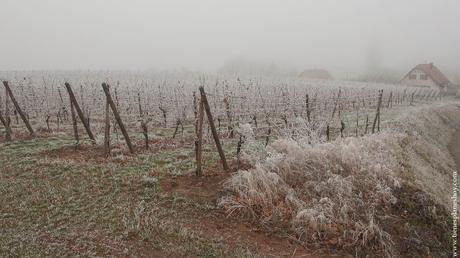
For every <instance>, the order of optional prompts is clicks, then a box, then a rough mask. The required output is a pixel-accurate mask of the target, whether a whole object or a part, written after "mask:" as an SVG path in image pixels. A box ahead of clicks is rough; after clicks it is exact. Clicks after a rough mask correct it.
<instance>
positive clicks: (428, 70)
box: [409, 63, 450, 87]
mask: <svg viewBox="0 0 460 258" xmlns="http://www.w3.org/2000/svg"><path fill="white" fill-rule="evenodd" d="M415 69H417V70H421V71H423V72H424V73H425V74H427V75H428V76H430V78H431V79H432V80H433V81H434V82H435V83H437V84H438V85H440V86H443V87H444V86H447V85H448V84H449V83H450V81H449V79H447V77H446V76H445V75H444V74H443V73H442V72H441V71H440V70H439V69H438V68H437V67H436V66H434V64H433V63H429V64H419V65H417V66H416V67H414V69H412V70H411V71H410V72H409V74H410V73H411V72H412V71H413V70H415Z"/></svg>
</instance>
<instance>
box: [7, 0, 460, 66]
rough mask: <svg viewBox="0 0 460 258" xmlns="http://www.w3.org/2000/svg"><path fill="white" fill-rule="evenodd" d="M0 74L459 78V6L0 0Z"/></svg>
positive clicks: (355, 1)
mask: <svg viewBox="0 0 460 258" xmlns="http://www.w3.org/2000/svg"><path fill="white" fill-rule="evenodd" d="M0 10H1V13H2V14H1V15H0V32H1V34H0V35H1V39H0V70H22V69H150V68H156V69H170V68H189V69H203V70H213V69H216V68H218V67H219V66H220V65H222V64H223V62H224V61H226V60H228V59H231V58H234V57H246V58H249V59H252V60H258V61H264V62H274V63H277V64H280V65H285V66H292V67H297V68H299V69H302V68H309V67H321V68H328V69H365V67H366V65H367V64H368V63H369V62H371V61H372V60H373V61H372V62H373V63H379V64H380V65H382V66H384V67H388V68H395V69H409V68H410V66H413V65H414V64H415V63H420V62H424V61H433V62H435V63H436V64H438V65H439V66H440V67H442V68H446V69H449V70H457V71H458V70H459V68H460V50H459V47H460V1H458V0H346V1H345V0H297V1H295V0H252V1H251V0H150V1H148V0H129V1H128V0H125V1H122V0H78V1H77V0H0Z"/></svg>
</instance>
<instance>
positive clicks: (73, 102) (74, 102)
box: [64, 82, 96, 143]
mask: <svg viewBox="0 0 460 258" xmlns="http://www.w3.org/2000/svg"><path fill="white" fill-rule="evenodd" d="M64 85H65V88H66V90H67V93H69V98H70V102H71V103H70V104H71V105H73V107H74V108H75V110H76V111H77V114H78V117H79V118H80V121H81V123H82V124H83V127H85V130H86V133H87V134H88V137H89V138H90V139H91V141H93V143H95V142H96V139H95V138H94V135H93V132H91V128H90V127H89V123H88V120H87V119H86V118H85V115H83V111H82V110H81V108H80V105H78V102H77V99H76V98H75V95H74V93H73V90H72V87H71V86H70V84H69V83H68V82H66V83H65V84H64ZM71 107H72V106H71ZM74 121H75V122H74V123H76V119H74ZM74 130H75V127H74Z"/></svg>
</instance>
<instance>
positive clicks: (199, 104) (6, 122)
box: [0, 81, 442, 176]
mask: <svg viewBox="0 0 460 258" xmlns="http://www.w3.org/2000/svg"><path fill="white" fill-rule="evenodd" d="M3 85H4V87H5V90H6V102H5V104H6V105H5V115H3V114H2V113H1V112H0V122H1V123H2V124H3V126H4V127H5V129H6V130H5V135H6V137H5V138H6V140H7V141H11V126H10V124H11V120H10V117H9V106H8V102H9V100H11V101H12V102H13V104H14V108H15V111H16V112H17V113H18V114H19V116H20V117H21V119H22V121H23V122H24V124H25V125H26V127H27V130H28V131H29V133H30V135H31V136H36V134H35V132H34V130H33V128H32V127H31V125H30V123H29V120H28V114H26V113H25V112H23V110H22V109H21V107H20V105H19V103H18V101H17V100H16V98H15V96H14V94H13V91H12V90H11V88H10V85H9V83H8V81H3ZM64 85H65V88H66V90H67V93H68V95H69V99H70V107H71V113H72V125H73V131H74V137H75V140H76V141H77V144H76V146H78V143H79V140H80V137H79V135H78V128H77V119H76V116H77V115H78V117H79V119H80V121H81V123H82V124H83V126H84V129H85V131H86V133H87V135H88V137H89V138H90V140H91V141H92V143H95V142H96V141H95V137H94V134H93V133H92V131H91V128H90V125H89V118H87V117H85V115H84V113H83V111H82V109H81V108H80V105H79V103H78V101H77V99H76V97H75V95H74V92H73V90H72V87H71V85H70V84H69V83H68V82H65V83H64ZM102 89H103V92H104V94H105V100H106V101H105V107H106V108H105V135H104V136H105V137H104V151H105V154H106V157H107V156H109V155H110V110H111V111H112V113H113V115H114V117H115V120H116V122H117V124H118V127H119V128H120V130H121V131H122V134H123V136H124V139H125V141H126V145H127V146H128V149H129V151H130V153H134V152H135V150H134V147H133V145H132V143H131V140H130V137H129V135H128V132H127V130H126V127H125V125H124V123H123V121H122V118H121V116H120V114H119V112H118V109H117V105H118V103H117V105H116V104H115V103H114V101H113V99H112V96H111V93H110V86H109V85H108V84H107V83H102ZM199 92H200V99H199V100H198V101H197V98H196V95H195V92H194V93H193V107H194V114H195V134H196V135H195V137H196V138H195V156H196V157H195V158H196V175H198V176H201V175H202V173H203V171H202V146H203V122H204V113H206V116H207V121H208V124H209V128H208V129H211V133H212V137H213V140H214V142H215V145H216V148H217V151H218V154H219V156H220V160H221V163H222V166H223V168H224V170H225V171H227V172H228V171H229V167H228V164H227V160H226V157H225V154H224V151H223V148H222V144H221V141H220V139H219V135H218V132H217V129H216V126H215V124H214V119H213V114H212V113H211V108H210V104H209V101H208V97H207V94H206V92H205V90H204V86H203V85H201V86H200V87H199ZM59 94H60V91H59ZM211 95H212V96H214V95H213V94H211ZM418 95H421V94H420V93H419V92H418V90H417V91H415V92H412V93H411V94H410V95H409V96H410V97H409V98H407V101H408V102H410V104H409V105H413V103H414V100H415V98H416V97H417V98H418ZM60 97H61V100H62V96H60ZM393 97H394V96H393V92H390V94H389V97H388V102H387V103H386V105H384V106H386V107H387V108H390V107H392V106H393V101H395V103H398V102H402V101H404V100H405V99H406V91H404V94H403V96H402V100H401V98H400V96H399V93H398V95H397V96H396V98H395V100H394V99H393ZM438 97H439V99H441V97H442V94H441V93H438V94H437V96H436V94H432V91H429V92H428V93H426V92H425V94H423V96H421V97H420V100H423V99H426V100H428V99H429V98H431V99H436V98H438ZM340 98H341V90H340V89H339V91H338V94H337V96H334V97H332V99H333V102H334V103H333V110H332V118H334V115H335V113H336V112H338V113H339V116H340V113H341V112H343V111H342V108H343V107H342V103H341V100H340ZM138 101H139V113H140V117H143V110H142V107H141V104H140V94H138ZM223 101H224V104H225V113H226V115H227V119H228V123H229V124H228V130H229V131H230V137H231V136H232V135H233V124H232V114H231V110H230V100H229V99H227V97H226V98H224V100H223ZM314 101H315V100H314ZM314 101H311V99H310V97H309V95H308V94H306V95H305V106H304V108H305V110H306V116H307V117H306V118H307V121H308V122H311V120H312V118H311V114H312V107H313V106H312V103H313V102H314ZM363 101H364V100H363ZM382 102H383V90H379V91H378V98H377V105H376V110H375V117H374V121H373V123H372V130H371V132H372V133H374V132H375V129H376V128H377V131H380V110H381V107H382ZM354 104H355V103H354V102H353V106H354ZM314 110H315V109H314V108H313V111H314ZM75 111H76V114H75ZM163 113H165V111H163ZM357 114H358V113H357ZM332 118H331V119H332ZM48 119H49V116H48V118H47V120H46V121H47V123H48ZM256 119H257V118H256V117H255V116H254V117H253V120H254V122H255V124H256V127H257V120H256ZM284 119H285V120H286V117H284ZM218 120H219V127H220V118H218ZM368 120H369V118H368V117H367V118H366V129H365V130H366V131H365V134H366V133H367V131H368ZM340 122H341V128H340V136H341V137H343V130H344V129H345V123H344V122H343V121H340ZM58 123H59V121H58ZM147 123H148V121H145V120H142V121H141V127H142V130H143V131H142V133H143V134H144V137H145V145H146V146H145V147H146V149H148V132H147ZM181 123H182V122H181V121H178V122H177V123H176V130H175V133H174V136H175V135H176V132H177V129H178V126H179V124H181ZM268 123H269V122H268ZM285 123H286V126H287V121H285ZM356 124H358V115H357V118H356ZM48 128H49V125H48ZM270 129H271V128H269V132H270V131H271V130H270ZM330 129H331V128H330V127H329V123H327V126H326V139H327V140H328V141H329V140H330ZM269 134H270V133H269ZM356 135H358V127H357V128H356ZM174 136H173V138H174ZM268 137H269V136H267V143H268ZM242 143H243V141H242V137H241V136H240V141H239V142H238V150H237V153H239V150H240V149H241V144H242Z"/></svg>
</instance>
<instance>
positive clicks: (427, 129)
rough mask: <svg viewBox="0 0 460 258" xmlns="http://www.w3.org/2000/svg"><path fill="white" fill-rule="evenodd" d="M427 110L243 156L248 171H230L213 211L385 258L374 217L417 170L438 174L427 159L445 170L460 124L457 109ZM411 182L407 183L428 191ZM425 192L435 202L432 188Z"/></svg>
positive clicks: (387, 244)
mask: <svg viewBox="0 0 460 258" xmlns="http://www.w3.org/2000/svg"><path fill="white" fill-rule="evenodd" d="M430 108H431V109H430ZM430 108H428V107H424V108H421V109H419V110H410V111H411V112H412V115H411V116H410V117H409V115H408V114H404V115H402V116H401V117H400V118H399V119H398V123H397V126H396V127H393V128H392V129H386V130H385V131H382V132H381V133H379V134H374V135H367V136H364V137H359V138H344V139H337V140H335V141H333V142H324V141H322V140H320V137H318V138H317V139H319V140H316V141H312V137H311V135H312V133H311V131H310V132H309V131H308V129H306V131H305V132H303V136H301V135H300V136H299V137H298V138H296V139H292V138H284V139H279V140H277V141H275V142H274V143H272V144H271V145H270V146H268V147H267V148H266V149H262V150H261V151H260V152H259V153H254V152H252V153H253V154H251V153H250V152H248V153H247V154H248V155H255V156H257V159H254V160H256V163H254V164H253V165H254V166H255V168H254V169H250V170H248V171H238V172H237V173H236V174H235V175H234V176H233V177H232V178H231V179H230V180H229V181H228V182H227V183H226V187H227V189H229V190H230V191H231V192H232V194H231V195H229V196H226V197H225V198H223V199H222V200H221V201H220V206H221V207H223V208H224V209H225V210H227V212H228V213H229V214H231V215H250V216H251V217H253V218H255V219H258V220H259V221H260V222H261V223H265V224H270V223H278V222H279V221H280V220H283V221H287V222H288V223H289V224H290V226H291V227H292V229H293V230H294V231H295V232H296V233H297V235H298V236H299V238H300V239H302V240H303V241H307V242H311V241H329V242H330V243H335V244H337V245H338V246H342V247H345V248H353V249H355V250H356V252H359V251H361V250H364V249H366V250H370V249H372V250H378V251H379V252H381V253H384V254H385V255H386V256H392V253H393V247H392V246H393V242H392V240H391V236H390V234H389V233H387V232H385V231H384V230H383V229H382V228H381V227H380V226H379V223H378V220H377V219H376V214H377V213H379V212H381V213H382V212H383V211H384V210H386V209H388V208H390V206H391V205H392V204H396V203H397V202H398V200H397V198H396V196H395V195H394V190H395V189H396V188H398V187H400V185H401V181H402V180H407V178H411V177H414V175H412V176H408V173H414V171H416V169H425V171H424V172H423V174H424V175H427V174H430V175H433V176H434V173H438V172H437V171H436V170H435V169H433V168H432V166H431V164H430V162H431V159H435V158H440V161H439V162H438V163H439V164H438V163H436V164H437V165H436V166H438V165H439V167H441V168H442V169H443V170H444V169H446V168H447V167H449V166H451V165H452V161H451V159H452V158H451V157H448V154H447V155H446V152H445V151H446V150H445V147H443V146H446V145H447V142H448V141H449V139H450V138H449V137H450V134H451V133H452V127H455V126H458V125H459V124H460V114H458V113H460V112H459V109H458V107H455V106H452V105H446V106H438V107H430ZM408 113H409V112H408ZM456 119H458V120H456ZM246 129H247V128H246ZM248 131H249V130H248ZM318 135H319V134H318ZM247 144H248V145H250V143H247ZM248 149H249V150H250V149H251V147H247V150H248ZM255 149H259V148H255ZM253 150H254V149H253ZM447 153H448V152H447ZM421 155H422V156H424V157H421ZM428 155H432V156H433V157H432V158H429V159H428V158H427V156H428ZM261 157H263V158H261ZM449 159H450V160H449ZM441 163H444V165H443V164H441ZM401 164H405V165H404V166H402V165H401ZM446 164H447V165H446ZM427 167H428V168H427ZM439 173H443V172H439ZM415 177H416V178H417V179H418V180H416V181H415V182H411V183H415V184H419V185H423V186H425V187H428V188H430V186H429V183H428V182H424V181H422V180H423V179H422V178H421V177H419V176H417V175H415ZM446 178H447V177H440V178H439V179H438V180H437V181H439V182H443V181H445V180H448V179H446ZM425 180H426V179H425ZM418 181H421V182H418ZM427 191H428V192H429V193H431V194H432V195H433V196H434V197H435V198H437V199H438V200H440V201H442V199H443V197H442V196H444V195H442V191H441V190H440V189H438V187H437V186H433V187H431V188H430V189H428V190H427Z"/></svg>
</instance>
